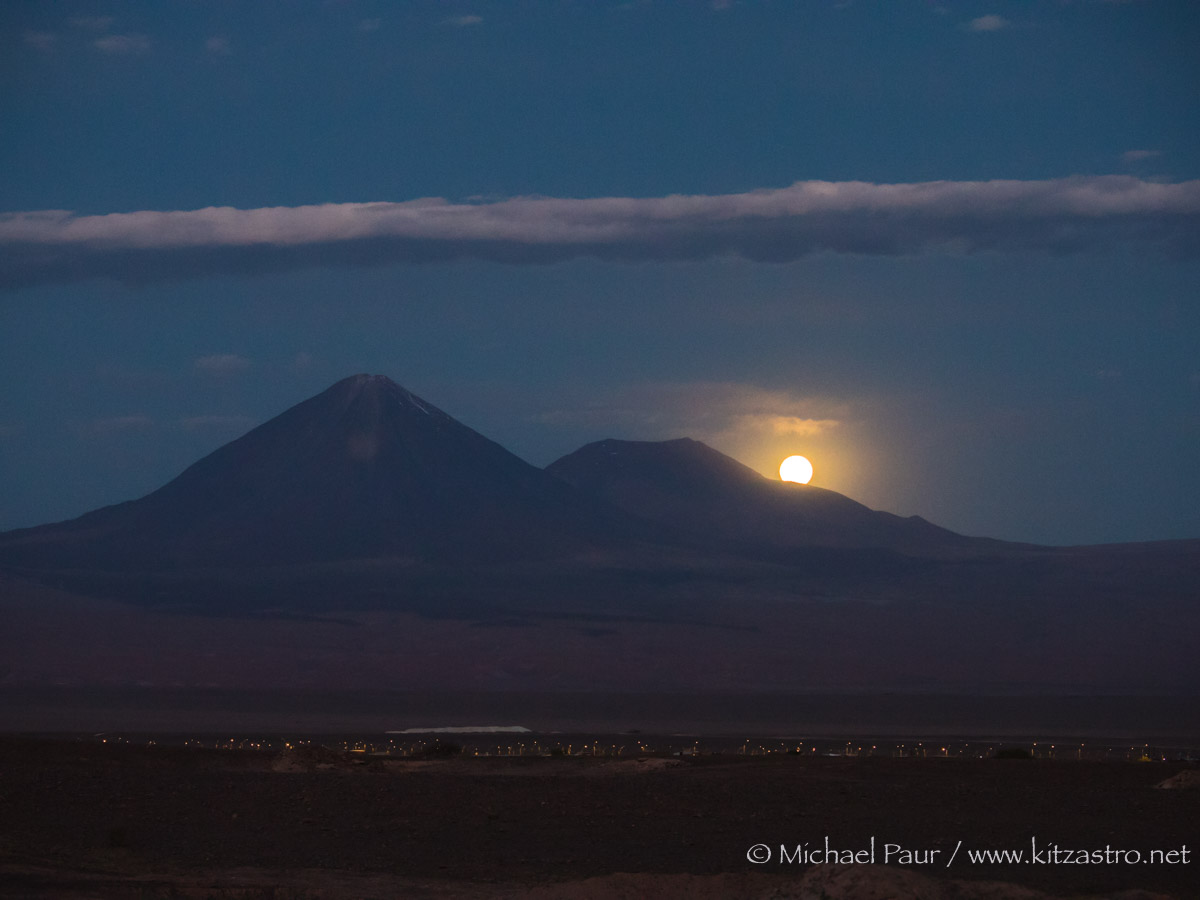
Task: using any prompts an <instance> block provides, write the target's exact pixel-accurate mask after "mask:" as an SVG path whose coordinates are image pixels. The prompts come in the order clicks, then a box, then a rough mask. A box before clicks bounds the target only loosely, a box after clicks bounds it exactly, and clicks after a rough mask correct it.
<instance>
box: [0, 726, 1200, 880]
mask: <svg viewBox="0 0 1200 900" xmlns="http://www.w3.org/2000/svg"><path fill="white" fill-rule="evenodd" d="M1191 771H1194V769H1193V768H1192V766H1191V765H1189V764H1187V763H1151V762H1144V763H1132V762H1115V761H1114V762H1094V761H1093V762H1089V761H1083V762H1078V761H1056V760H990V759H986V760H955V759H888V758H814V757H786V756H775V757H769V758H763V757H740V756H710V757H699V758H695V759H691V758H683V759H678V758H670V759H667V758H658V757H647V758H643V759H638V758H622V759H612V758H608V759H606V758H528V757H526V758H468V759H464V758H454V757H451V758H430V759H425V760H415V761H413V760H403V761H402V760H395V759H386V758H369V757H364V756H362V755H350V754H342V753H338V752H332V751H330V752H320V751H316V752H314V751H307V752H305V753H300V754H296V753H288V754H283V755H280V754H274V753H265V752H252V751H245V752H243V751H217V750H200V749H185V748H177V747H161V746H160V747H138V746H129V745H112V744H102V743H98V742H69V741H32V740H23V739H17V738H5V739H0V895H2V896H6V897H38V898H45V897H64V898H73V900H79V898H84V897H122V898H138V900H145V898H155V897H189V898H190V897H197V898H206V897H213V898H231V900H232V898H237V900H259V898H261V900H267V898H276V900H283V898H288V900H310V898H355V897H362V898H367V897H379V898H384V897H388V898H390V897H417V898H444V897H508V898H516V897H529V898H538V900H543V898H544V900H549V898H554V897H565V898H572V897H573V898H586V900H611V898H634V897H650V896H653V897H666V898H671V897H679V898H683V897H689V898H700V900H704V898H718V897H721V898H724V897H731V898H747V900H749V898H762V900H765V898H817V897H824V898H860V897H861V898H880V900H883V898H901V900H903V898H912V900H915V898H923V900H950V898H957V900H985V898H986V900H1002V898H1023V900H1036V898H1041V897H1043V896H1045V895H1050V896H1105V897H1118V896H1119V897H1123V898H1129V900H1132V898H1135V897H1142V898H1144V897H1147V896H1159V895H1166V896H1170V897H1175V898H1178V900H1183V898H1186V897H1191V896H1195V888H1196V885H1197V884H1198V883H1200V877H1198V875H1197V872H1198V866H1200V862H1198V861H1197V860H1196V859H1195V856H1194V854H1195V850H1196V846H1197V844H1198V843H1200V841H1197V840H1196V838H1197V824H1196V823H1197V822H1200V791H1197V790H1193V789H1189V788H1188V785H1192V786H1195V784H1196V779H1195V777H1194V776H1185V777H1183V778H1177V777H1176V776H1178V775H1179V773H1180V772H1191ZM1171 778H1175V779H1176V782H1175V783H1176V784H1178V785H1179V786H1180V787H1181V789H1176V790H1164V789H1157V788H1156V786H1157V785H1159V784H1160V783H1162V782H1164V781H1167V780H1168V779H1171ZM826 836H828V837H829V838H830V841H831V846H832V847H834V848H835V849H841V850H852V851H863V850H867V849H868V848H869V842H870V840H871V838H872V837H873V838H875V841H876V865H848V866H832V865H818V866H805V865H802V864H796V863H790V862H783V863H780V861H779V858H778V857H779V846H780V845H781V844H782V845H785V846H786V847H788V848H792V850H794V848H795V847H796V845H798V844H804V843H808V844H809V847H810V849H811V848H818V849H819V848H821V847H823V845H824V840H825V837H826ZM1033 838H1036V839H1037V840H1038V841H1039V842H1040V846H1042V847H1043V848H1049V847H1050V845H1057V846H1058V847H1059V848H1060V850H1063V851H1078V850H1088V851H1094V850H1104V849H1105V848H1106V847H1109V848H1112V849H1118V850H1123V851H1124V850H1137V851H1140V852H1141V853H1142V855H1143V857H1148V856H1149V854H1150V851H1153V850H1161V851H1171V850H1179V849H1180V848H1181V847H1183V846H1184V845H1186V846H1187V847H1188V848H1189V851H1190V853H1189V855H1188V857H1187V859H1188V862H1183V861H1182V860H1181V859H1180V858H1179V855H1178V854H1176V856H1175V857H1174V858H1175V862H1170V863H1168V862H1163V863H1153V864H1152V863H1149V862H1145V863H1140V864H1132V863H1129V862H1100V863H1089V864H1054V863H1050V862H1047V863H1040V864H1029V863H1024V864H1015V863H1011V862H1009V863H992V864H983V863H979V864H974V863H972V862H970V860H969V859H968V858H967V857H966V855H965V854H966V851H967V850H968V849H1023V850H1025V851H1026V852H1028V850H1029V848H1030V842H1031V840H1032V839H1033ZM960 840H961V841H962V842H963V844H962V849H961V851H960V853H959V854H958V855H957V856H956V857H955V861H954V863H953V864H952V865H951V866H950V867H948V868H947V866H946V865H945V863H946V860H947V859H948V858H949V857H950V855H951V853H952V852H953V851H954V848H955V846H956V845H957V844H958V842H959V841H960ZM758 844H765V845H767V848H768V849H769V850H770V852H771V854H772V859H771V861H770V862H768V863H763V864H755V863H752V862H750V861H749V860H748V858H747V853H748V851H750V849H751V848H752V847H754V846H755V845H758ZM886 844H894V845H899V846H900V847H902V848H903V849H904V850H906V851H911V852H913V853H914V854H926V855H925V856H923V857H922V856H919V855H917V856H914V857H913V858H911V859H910V860H909V862H911V863H912V864H910V865H907V866H904V865H896V864H894V863H896V862H897V860H894V859H893V860H889V862H890V863H893V864H889V865H886V866H884V865H879V863H880V862H882V855H883V853H884V851H885V845H886ZM933 851H938V852H937V853H936V854H934V853H933ZM922 859H924V860H927V861H926V862H922V861H921V860H922Z"/></svg>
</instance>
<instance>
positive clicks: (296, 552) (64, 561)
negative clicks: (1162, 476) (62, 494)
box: [0, 375, 1200, 690]
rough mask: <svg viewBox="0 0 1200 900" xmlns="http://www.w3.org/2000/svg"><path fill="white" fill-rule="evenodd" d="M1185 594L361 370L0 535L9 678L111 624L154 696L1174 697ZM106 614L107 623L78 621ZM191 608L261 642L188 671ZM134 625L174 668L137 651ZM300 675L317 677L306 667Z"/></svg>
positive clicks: (71, 655) (1139, 553) (1121, 552)
mask: <svg viewBox="0 0 1200 900" xmlns="http://www.w3.org/2000/svg"><path fill="white" fill-rule="evenodd" d="M1197 597H1200V541H1176V542H1163V543H1158V544H1127V545H1115V546H1109V547H1075V548H1049V547H1037V546H1032V545H1024V544H1014V543H1007V542H1002V541H994V540H989V539H983V538H972V537H964V536H962V535H958V534H955V533H953V532H950V531H947V530H946V529H943V528H939V527H937V526H936V525H932V524H930V523H929V522H926V521H925V520H923V519H920V518H918V517H911V518H901V517H899V516H894V515H891V514H889V513H885V512H878V511H874V510H870V509H868V508H867V507H865V506H863V505H862V504H860V503H856V502H855V501H853V500H851V499H849V498H847V497H844V496H842V495H841V494H838V493H835V492H833V491H828V490H823V489H821V488H817V487H812V486H807V485H793V484H783V483H779V482H775V481H772V480H771V479H767V478H763V477H762V476H760V475H758V474H757V473H756V472H754V471H753V470H751V469H748V468H747V467H745V466H743V465H742V464H740V463H738V462H737V461H736V460H733V459H730V458H729V457H727V456H724V455H723V454H721V453H719V452H717V451H715V450H713V449H712V448H710V447H707V446H705V445H704V444H701V443H699V442H697V441H693V440H688V439H680V440H674V441H664V442H659V443H648V442H637V441H616V440H607V441H600V442H597V443H594V444H589V445H587V446H586V447H583V448H581V449H580V450H578V451H576V452H575V453H572V454H570V455H568V456H565V457H563V458H562V459H560V460H558V461H557V462H555V463H553V464H552V465H550V466H549V467H547V469H545V470H542V469H538V468H536V467H534V466H531V465H529V464H528V463H525V462H523V461H522V460H520V459H518V458H517V457H516V456H514V455H513V454H511V453H509V452H508V451H507V450H505V449H504V448H503V447H501V446H499V445H498V444H496V443H494V442H493V441H490V440H488V439H487V438H485V437H483V436H482V435H480V434H478V433H477V432H475V431H473V430H471V429H470V428H468V427H466V426H465V425H463V424H461V423H459V422H457V421H455V420H454V419H453V418H451V417H450V416H448V415H446V414H445V413H444V412H442V411H441V410H439V409H437V408H436V407H434V406H433V405H431V404H430V403H428V402H427V401H425V400H423V399H421V398H420V397H417V396H415V395H413V394H412V393H410V392H408V391H406V390H404V389H403V388H401V387H400V386H398V385H396V384H395V383H393V382H391V381H390V380H388V379H387V378H384V377H381V376H376V375H356V376H353V377H351V378H347V379H344V380H342V381H339V382H338V383H337V384H335V385H333V386H332V387H330V388H329V389H328V390H326V391H324V392H323V393H321V394H319V395H317V396H315V397H313V398H311V399H309V400H306V401H304V402H303V403H300V404H298V405H297V406H295V407H293V408H291V409H289V410H287V411H286V412H284V413H283V414H281V415H279V416H277V417H276V418H274V419H271V420H270V421H269V422H267V423H265V424H263V425H261V426H259V427H258V428H255V429H253V430H252V431H250V432H249V433H248V434H246V435H244V436H243V437H241V438H239V439H238V440H235V441H233V442H231V443H229V444H227V445H225V446H224V447H221V448H220V449H218V450H217V451H215V452H214V453H212V454H210V455H209V456H207V457H205V458H204V459H202V460H200V461H199V462H197V463H195V464H194V465H193V466H191V467H190V468H188V469H187V470H186V471H185V472H183V473H182V474H181V475H180V476H179V477H178V478H176V479H174V480H173V481H171V482H169V483H168V484H166V485H164V486H163V487H162V488H160V489H158V490H157V491H154V492H153V493H151V494H149V495H147V496H146V497H143V498H141V499H139V500H133V501H130V502H127V503H121V504H117V505H115V506H110V507H105V508H103V509H99V510H96V511H94V512H91V513H88V514H86V515H83V516H80V517H79V518H77V519H74V520H71V521H68V522H61V523H57V524H52V525H44V526H40V527H37V528H28V529H22V530H18V531H11V532H7V533H5V534H0V604H9V606H10V607H11V608H12V609H21V610H25V613H23V614H24V615H26V616H27V617H29V616H32V617H33V619H29V621H34V620H37V621H41V619H39V618H38V617H39V616H40V617H42V618H44V619H45V622H46V624H45V625H44V626H38V627H39V628H42V631H37V633H38V634H45V635H51V636H52V637H51V638H46V639H44V640H42V642H41V643H38V642H37V641H36V640H34V639H33V638H23V639H20V640H18V641H17V642H16V643H12V641H10V643H9V645H7V646H9V650H8V651H4V652H6V653H8V654H9V656H10V657H11V658H12V659H13V660H16V661H15V662H12V663H11V668H12V671H14V672H22V671H27V672H32V671H34V670H35V669H37V668H38V667H39V666H43V665H48V666H51V669H48V670H47V671H61V670H63V669H67V668H70V667H72V666H77V665H79V663H78V662H77V660H78V659H81V658H82V659H88V658H91V657H90V656H89V654H91V653H92V649H91V648H93V644H94V640H93V637H92V635H93V633H94V632H96V631H97V630H99V631H101V632H104V633H108V631H107V630H108V629H110V628H116V627H117V626H115V625H112V622H114V621H117V620H120V621H121V622H124V623H125V624H124V625H121V626H120V628H122V629H127V631H120V629H118V631H120V634H121V635H122V636H112V637H110V638H109V639H108V640H109V646H111V648H113V649H112V652H111V653H110V654H109V655H108V656H107V657H105V659H106V660H107V661H106V662H105V663H104V666H105V667H106V668H105V671H106V672H109V673H112V672H117V671H121V672H124V671H125V670H126V669H128V670H129V672H130V673H134V671H135V670H136V671H153V672H154V673H156V674H155V675H154V676H153V677H154V678H158V677H167V675H166V674H163V673H168V674H169V673H171V672H175V671H177V670H178V668H179V665H177V664H176V661H175V657H178V656H179V654H193V656H194V657H195V658H194V659H193V661H192V663H189V666H190V668H189V671H190V672H192V673H193V674H192V675H190V676H188V677H190V678H193V679H194V680H195V681H196V682H197V683H223V682H221V681H220V679H221V678H224V677H226V676H225V674H222V673H225V672H226V671H236V670H238V669H239V667H241V666H244V665H247V664H248V663H247V662H246V660H247V659H251V658H252V660H253V661H254V663H255V664H259V665H260V666H274V667H276V669H277V670H278V671H279V672H287V673H291V674H289V675H287V676H286V677H284V676H280V677H283V678H284V681H285V682H287V683H292V682H294V681H295V680H296V679H300V680H301V681H303V680H304V679H311V680H312V683H314V684H321V683H325V680H324V679H326V677H327V676H325V675H321V674H320V672H342V671H349V670H347V669H346V667H347V666H350V665H351V664H352V660H353V665H355V666H365V668H363V669H361V671H362V672H372V673H375V674H373V675H370V676H369V678H368V676H367V675H365V674H363V675H360V676H355V678H357V679H359V680H357V681H356V680H355V679H354V678H350V680H349V681H348V682H347V683H348V684H350V683H354V684H357V683H360V682H361V680H362V679H363V678H368V680H370V679H376V680H378V681H381V682H388V681H389V679H399V681H398V683H400V684H407V685H411V684H414V683H418V682H419V683H422V684H424V683H431V682H429V676H428V674H427V673H426V672H425V670H424V669H422V668H421V665H429V664H430V663H428V662H427V663H425V664H419V663H418V661H419V660H420V659H426V660H435V661H437V666H438V667H439V668H438V671H441V667H442V666H443V665H445V666H449V667H450V669H449V670H447V671H450V670H452V671H453V673H454V674H453V675H443V676H439V678H440V679H441V681H446V686H450V683H451V682H453V684H454V685H457V686H460V687H461V686H473V687H485V688H488V689H491V688H493V687H495V686H497V685H511V684H521V685H523V686H524V687H526V688H531V689H533V688H536V689H541V688H544V687H547V686H550V685H559V686H561V685H566V684H569V685H573V686H575V687H576V688H585V687H589V686H591V685H593V684H600V683H604V684H608V685H617V684H620V685H623V686H624V687H625V688H627V689H632V688H636V687H637V686H639V685H641V684H643V683H648V684H653V685H656V686H658V687H660V688H661V687H664V686H669V685H675V686H676V687H681V686H686V685H691V684H705V685H707V686H708V687H709V688H712V689H724V687H726V686H730V687H733V686H738V685H741V686H745V687H748V688H753V689H756V690H757V689H773V687H774V686H778V685H790V686H792V687H806V686H811V685H824V686H826V687H829V686H833V685H846V684H855V685H864V684H867V685H874V686H879V685H893V684H905V685H913V684H919V685H929V684H936V685H943V686H945V685H962V684H965V683H972V684H976V683H987V684H993V683H994V684H1003V685H1011V684H1025V685H1029V684H1035V685H1052V686H1057V687H1058V688H1061V687H1062V686H1064V685H1076V684H1082V685H1088V686H1097V685H1100V686H1104V687H1105V688H1106V689H1110V688H1112V686H1114V685H1116V686H1118V687H1120V688H1123V687H1124V686H1127V685H1130V684H1142V685H1150V686H1153V687H1155V688H1156V689H1157V688H1164V687H1165V688H1170V689H1176V688H1178V687H1179V686H1181V685H1187V684H1193V683H1194V676H1195V674H1196V668H1195V662H1194V660H1195V652H1194V651H1195V646H1194V643H1195V642H1194V634H1195V633H1196V630H1197V629H1198V628H1200V607H1198V604H1197ZM46 598H49V599H46ZM95 598H104V599H102V600H101V599H95ZM109 600H116V601H120V604H121V606H120V609H122V610H127V611H128V612H127V613H122V615H121V616H118V617H117V619H115V620H114V618H113V616H112V615H111V614H110V612H101V611H100V610H101V609H109V608H108V607H99V608H98V607H96V606H95V604H96V603H105V602H108V601H109ZM56 604H57V605H56ZM89 604H92V605H89ZM146 606H149V607H153V608H155V609H156V610H160V611H170V612H173V613H175V614H176V616H175V617H166V618H162V617H160V618H158V619H153V618H141V617H144V616H146V615H156V614H147V613H142V612H139V611H138V610H137V608H138V607H146ZM54 610H58V611H57V612H55V611H54ZM64 610H67V611H64ZM197 615H199V616H202V617H208V620H211V619H212V617H213V616H236V617H239V618H240V619H241V620H242V621H245V622H248V621H249V619H251V618H253V619H255V620H256V621H257V623H258V624H256V625H254V626H253V629H252V630H251V631H250V632H246V634H247V637H246V638H244V639H243V638H240V637H239V638H238V640H239V641H243V640H250V638H249V635H251V634H255V635H259V636H258V637H255V638H254V639H253V640H254V641H255V642H256V643H255V644H254V646H256V647H258V646H262V647H266V646H268V645H270V646H276V644H272V643H271V642H278V643H277V646H278V649H277V650H255V651H254V653H253V655H252V657H245V656H244V655H242V656H238V655H236V654H234V655H233V656H232V657H229V658H227V659H226V663H225V664H224V665H225V666H226V669H218V670H216V671H217V674H216V675H215V676H214V675H213V672H214V670H213V665H215V664H214V663H212V660H214V659H218V658H223V657H221V653H223V652H225V651H222V650H220V649H219V648H217V649H214V648H213V647H210V648H209V649H208V650H206V651H205V652H204V653H202V654H199V655H197V653H198V651H194V650H193V649H192V641H193V637H194V635H195V634H197V633H200V632H203V631H204V628H199V629H198V628H197V627H194V626H191V625H189V626H188V627H187V628H185V629H184V630H183V631H182V632H181V633H180V635H179V636H178V637H171V636H170V634H173V632H171V629H170V627H169V624H168V620H171V621H183V620H184V619H187V617H189V616H191V617H194V616H197ZM331 615H334V616H335V617H334V618H326V617H328V616H331ZM379 615H384V616H386V617H387V618H385V619H373V620H372V621H373V622H374V623H375V624H374V627H377V628H381V629H383V631H382V632H381V634H390V635H391V636H392V637H390V638H388V640H389V641H392V642H393V643H392V644H391V645H389V647H390V648H391V649H386V648H385V649H376V650H374V651H372V654H373V655H371V656H369V657H367V658H365V661H364V660H360V659H359V658H358V656H357V655H356V653H357V651H351V650H349V649H347V648H346V645H345V644H344V641H345V640H346V633H345V631H344V629H345V628H347V627H351V626H353V625H355V624H357V623H358V622H359V621H360V619H358V618H355V617H356V616H379ZM129 616H133V617H134V618H133V619H130V618H129ZM189 621H191V620H189ZM281 621H282V622H309V623H312V624H310V625H309V626H306V627H307V628H308V631H305V632H304V634H307V635H309V637H308V638H305V639H304V640H307V641H309V643H308V644H307V645H306V646H307V647H308V649H307V650H305V651H304V653H303V654H301V656H299V657H297V656H296V652H297V651H296V650H295V649H294V647H295V645H294V644H293V643H292V641H293V639H295V640H299V639H300V638H298V637H296V636H295V635H296V634H299V632H296V633H295V634H293V632H287V634H288V635H292V636H291V637H288V636H286V635H282V634H281V633H278V632H277V631H273V630H272V629H273V628H275V626H273V625H271V624H270V623H271V622H281ZM84 623H90V624H84ZM446 623H458V624H455V625H451V624H446ZM31 627H32V626H31ZM206 627H207V626H206ZM245 627H247V628H250V627H251V626H250V625H249V624H247V625H246V626H245ZM279 627H281V628H282V627H283V626H279ZM73 628H74V629H76V631H75V632H73V633H74V634H75V637H74V638H70V639H68V638H67V637H64V635H66V634H68V633H72V632H71V629H73ZM164 629H166V631H165V632H164ZM255 629H257V630H255ZM463 629H465V630H463ZM35 631H36V629H35ZM168 632H169V633H170V634H168ZM151 633H153V634H160V635H161V638H160V639H161V640H163V641H168V642H169V640H175V641H176V643H175V645H173V646H174V647H175V649H174V650H172V651H169V652H168V651H166V650H164V651H162V653H159V652H158V651H157V650H154V649H152V648H151V649H147V644H146V641H147V638H146V637H145V635H147V634H151ZM205 633H207V632H205ZM113 634H114V635H116V632H113ZM239 634H240V632H239ZM130 635H132V636H130ZM269 635H273V636H269ZM31 640H32V641H33V643H30V642H29V641H31ZM180 641H182V643H180ZM329 641H332V642H333V643H331V644H328V643H327V642H329ZM400 645H404V646H406V647H407V648H408V649H407V651H405V653H406V654H407V655H405V654H400V653H399V651H397V650H395V647H397V646H400ZM131 646H133V647H136V648H137V649H136V652H133V651H131V649H130V648H131ZM164 646H166V645H165V644H164ZM354 646H359V647H361V646H363V642H362V641H356V642H354ZM72 648H74V649H72ZM338 648H341V649H338ZM514 648H520V649H514ZM0 650H3V647H0ZM81 653H82V656H81V655H80V654H81ZM163 653H166V654H167V655H166V656H164V655H163ZM422 654H426V655H424V656H423V655H422ZM43 659H45V660H58V662H53V663H43V662H40V660H43ZM21 660H25V661H24V662H21ZM139 660H140V661H139ZM304 660H309V661H310V662H311V661H312V660H319V661H321V663H320V664H321V665H322V666H324V667H325V668H324V669H321V670H320V672H317V674H315V675H310V674H309V669H308V668H305V666H307V665H309V664H308V663H305V662H304ZM312 664H314V665H315V664H316V663H312ZM3 665H4V660H3V659H0V667H2V666H3ZM54 667H57V668H54ZM131 667H132V668H131ZM139 667H140V668H139ZM397 667H399V668H397ZM276 669H270V671H275V670H276ZM256 671H266V670H265V669H261V668H260V669H259V670H256ZM355 671H359V670H357V669H356V670H355ZM204 673H207V674H204ZM600 673H603V674H602V675H601V674H600ZM23 677H24V676H23ZM28 677H33V676H28ZM47 677H57V676H47ZM89 677H90V676H89ZM113 677H116V676H113ZM121 677H127V678H129V679H132V680H137V679H139V678H143V677H147V676H140V675H136V674H128V675H123V676H121ZM171 677H174V676H171ZM214 677H215V678H217V679H218V680H217V681H216V682H213V678H214ZM245 677H247V678H249V677H251V676H245ZM254 677H255V678H259V677H262V676H261V675H260V676H254ZM271 677H274V676H271ZM328 677H341V676H328ZM346 677H347V678H349V676H346ZM439 678H434V679H433V680H434V681H438V682H439V683H441V681H439ZM447 679H449V680H448V681H447ZM596 679H600V681H597V680H596ZM185 681H186V679H185ZM189 683H190V682H189ZM305 683H308V682H305Z"/></svg>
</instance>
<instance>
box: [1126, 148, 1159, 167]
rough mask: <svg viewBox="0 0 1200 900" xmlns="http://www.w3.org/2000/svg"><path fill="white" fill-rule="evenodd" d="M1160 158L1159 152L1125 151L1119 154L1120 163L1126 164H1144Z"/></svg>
mask: <svg viewBox="0 0 1200 900" xmlns="http://www.w3.org/2000/svg"><path fill="white" fill-rule="evenodd" d="M1159 156H1162V151H1161V150H1126V151H1125V152H1124V153H1122V154H1121V162H1123V163H1126V164H1133V163H1140V162H1145V161H1146V160H1148V159H1156V158H1157V157H1159Z"/></svg>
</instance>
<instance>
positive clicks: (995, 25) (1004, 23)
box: [964, 13, 1012, 31]
mask: <svg viewBox="0 0 1200 900" xmlns="http://www.w3.org/2000/svg"><path fill="white" fill-rule="evenodd" d="M1011 24H1012V23H1011V22H1009V21H1008V19H1006V18H1004V17H1003V16H997V15H995V14H994V13H993V14H990V15H986V16H979V18H977V19H972V20H971V21H970V22H968V23H967V24H966V25H965V26H964V27H965V28H966V29H967V31H1001V30H1003V29H1005V28H1008V27H1009V26H1010V25H1011Z"/></svg>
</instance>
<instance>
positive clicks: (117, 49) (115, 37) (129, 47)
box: [92, 34, 151, 56]
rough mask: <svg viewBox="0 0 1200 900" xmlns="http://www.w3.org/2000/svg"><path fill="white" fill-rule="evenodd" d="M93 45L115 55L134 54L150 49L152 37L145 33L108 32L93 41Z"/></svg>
mask: <svg viewBox="0 0 1200 900" xmlns="http://www.w3.org/2000/svg"><path fill="white" fill-rule="evenodd" d="M92 46H94V47H95V48H96V49H97V50H100V51H102V52H104V53H109V54H112V55H113V56H123V55H132V54H135V53H146V52H147V51H149V49H150V46H151V42H150V38H148V37H146V35H144V34H106V35H105V36H104V37H102V38H96V40H94V41H92Z"/></svg>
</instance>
